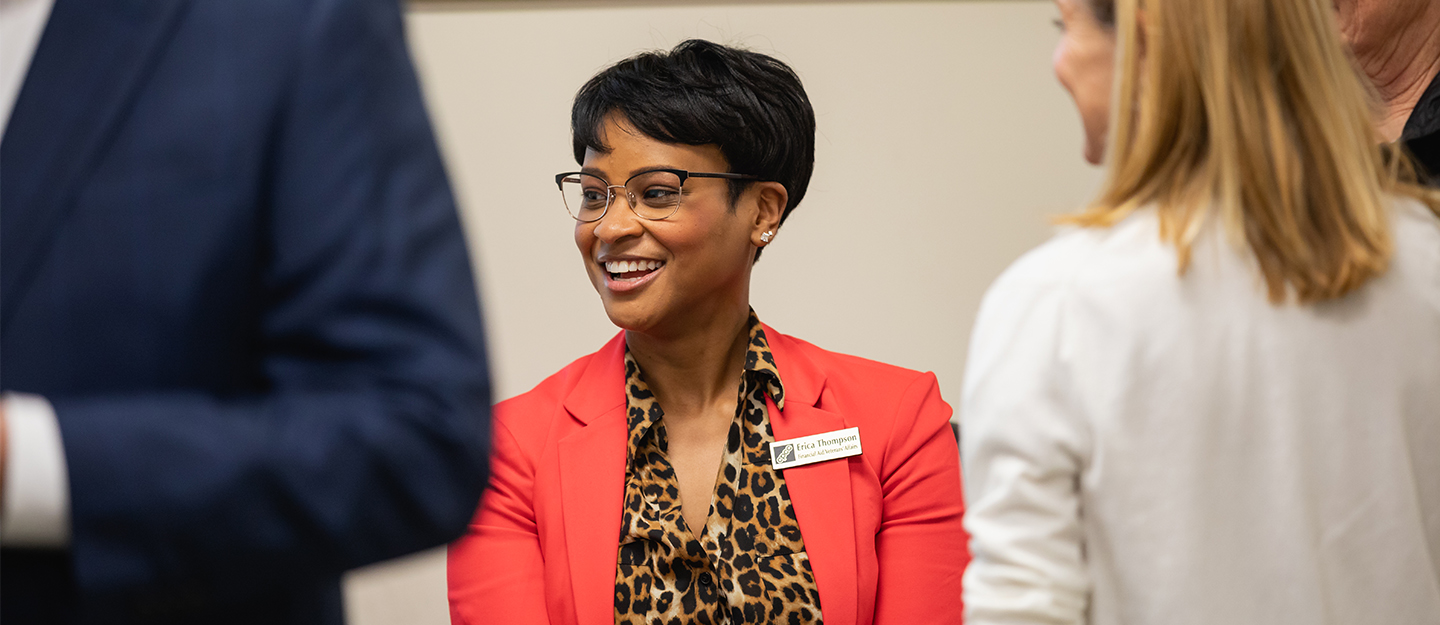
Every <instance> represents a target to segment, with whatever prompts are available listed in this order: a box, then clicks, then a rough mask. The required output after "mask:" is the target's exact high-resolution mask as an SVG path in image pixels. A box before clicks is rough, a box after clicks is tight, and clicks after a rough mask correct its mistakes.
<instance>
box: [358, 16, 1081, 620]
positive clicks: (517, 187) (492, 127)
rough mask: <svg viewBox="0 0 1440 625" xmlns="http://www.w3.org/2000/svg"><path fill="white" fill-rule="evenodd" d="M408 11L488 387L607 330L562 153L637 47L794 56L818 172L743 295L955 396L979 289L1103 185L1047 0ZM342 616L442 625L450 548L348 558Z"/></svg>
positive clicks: (828, 340)
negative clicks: (586, 98) (365, 565)
mask: <svg viewBox="0 0 1440 625" xmlns="http://www.w3.org/2000/svg"><path fill="white" fill-rule="evenodd" d="M409 13H410V19H409V27H410V35H411V41H410V44H411V48H412V50H413V52H414V54H415V58H416V63H417V66H418V67H419V70H420V77H421V81H422V83H423V85H424V88H425V92H426V96H427V98H428V101H429V106H430V110H431V113H432V116H433V119H434V121H435V125H436V131H437V133H438V134H439V136H440V142H441V144H442V149H443V150H444V152H445V156H446V159H447V163H448V167H449V170H450V175H451V179H452V181H453V183H454V185H455V188H456V191H457V193H458V194H459V198H460V201H461V204H462V210H463V218H464V222H465V227H466V230H467V233H468V235H469V238H470V241H471V244H472V256H473V258H474V260H475V262H476V266H477V267H478V272H477V275H478V279H479V281H480V286H481V292H482V298H483V301H484V310H485V314H486V316H487V318H486V328H487V330H488V335H489V339H490V358H491V366H492V371H493V372H494V374H495V380H494V382H495V387H494V388H495V392H496V399H497V400H498V399H503V398H506V397H510V396H513V395H516V394H518V393H521V392H524V391H525V390H527V389H529V388H530V387H532V386H534V385H535V384H536V383H538V382H539V381H540V380H541V379H543V378H544V377H545V376H547V375H549V374H551V373H553V372H555V371H556V370H558V369H559V368H561V367H562V366H564V365H565V364H567V363H569V362H570V361H571V360H573V359H575V358H577V357H579V356H581V355H583V354H586V353H589V352H591V351H594V350H595V349H597V348H598V347H599V346H600V345H601V344H602V343H603V342H604V341H605V340H606V339H608V338H609V337H610V336H612V335H613V334H614V333H615V332H616V329H615V328H614V327H613V326H612V325H611V324H610V323H609V321H608V320H607V319H606V317H605V314H604V311H603V309H602V308H601V306H600V303H599V301H598V297H597V296H596V295H595V293H594V291H593V290H592V289H591V287H590V285H589V282H588V281H587V280H586V278H585V275H584V271H583V269H582V268H581V265H580V258H579V252H578V251H577V250H576V248H575V245H574V242H573V239H572V231H573V223H574V222H573V221H572V220H571V219H570V217H569V216H567V215H566V213H565V209H564V208H563V206H562V204H561V201H560V197H559V192H558V191H557V190H556V188H555V184H554V178H553V174H555V173H557V172H561V171H569V170H572V169H574V168H575V162H574V160H573V157H572V152H571V147H570V131H569V111H570V103H571V99H572V98H573V96H574V93H575V91H576V90H577V89H578V88H579V87H580V85H581V84H583V83H584V82H585V81H586V80H587V79H588V78H589V77H590V76H592V75H593V74H594V73H595V72H597V71H598V70H600V69H602V68H603V67H605V66H607V65H609V64H610V63H613V62H615V61H618V60H620V59H622V58H625V57H627V56H629V55H631V54H633V53H635V52H637V51H640V50H644V49H653V48H668V47H671V46H673V45H675V44H676V43H679V42H680V41H682V40H684V39H686V38H690V37H700V38H705V39H711V40H715V41H720V42H723V43H730V44H739V45H743V46H746V47H749V48H751V49H754V50H757V51H760V52H764V53H767V54H771V55H774V56H776V57H778V58H780V59H781V60H783V61H785V62H787V63H789V64H790V65H791V66H792V67H794V68H795V70H796V71H797V72H798V73H799V74H800V77H801V78H802V79H803V80H804V82H805V85H806V88H807V91H808V92H809V94H810V99H811V102H812V103H813V105H814V108H815V112H816V117H817V122H818V125H819V135H818V140H817V146H816V166H815V175H814V178H813V180H812V181H811V184H810V189H809V192H808V195H807V196H806V198H805V201H804V202H803V203H801V204H800V206H799V207H798V208H797V209H796V211H795V212H794V213H793V214H792V215H791V216H790V218H789V219H788V220H787V222H786V224H785V226H784V227H783V228H782V229H781V230H780V232H779V233H778V235H777V236H776V239H775V242H774V243H773V244H772V245H771V246H770V247H769V248H768V249H767V250H766V252H765V256H764V258H763V259H762V260H761V261H760V262H759V264H757V265H756V269H755V279H754V282H753V292H752V297H751V302H752V304H753V306H754V308H755V310H756V312H757V313H758V314H759V316H760V318H761V319H762V320H764V321H765V322H767V323H769V324H770V325H772V326H774V327H775V328H776V329H778V330H780V331H782V332H785V333H788V334H793V335H796V336H799V337H801V338H804V339H806V340H809V341H811V342H813V343H815V344H817V345H820V346H822V347H825V348H828V349H831V350H835V351H841V352H847V353H853V354H859V355H863V356H866V357H869V358H873V359H876V360H882V361H885V362H890V363H894V364H898V365H901V366H905V367H909V368H913V369H921V370H930V371H934V372H935V373H936V375H938V376H939V379H940V385H941V390H942V392H943V394H944V396H945V397H946V399H948V400H949V401H950V402H951V403H952V405H954V404H955V403H956V402H958V400H959V396H960V385H961V381H962V376H963V373H964V363H965V347H966V343H967V340H968V337H969V332H970V327H971V325H972V323H973V321H974V315H975V311H976V309H977V307H978V306H979V303H980V298H981V296H982V295H983V294H984V291H985V288H986V287H987V286H988V285H989V284H990V282H991V281H993V280H994V279H995V277H996V276H997V275H999V273H1000V272H1001V271H1002V270H1003V269H1004V268H1005V266H1006V265H1008V264H1009V263H1010V262H1012V261H1014V260H1015V258H1017V257H1018V256H1020V255H1021V254H1022V253H1024V251H1025V250H1027V249H1029V248H1030V247H1033V246H1034V245H1036V244H1038V243H1040V242H1041V241H1043V240H1044V239H1045V237H1046V236H1047V235H1048V233H1049V232H1050V231H1051V227H1050V226H1049V221H1048V218H1049V217H1050V216H1053V215H1055V214H1057V213H1061V212H1065V211H1068V210H1071V209H1073V208H1075V207H1077V206H1079V205H1080V204H1081V203H1083V202H1084V201H1085V200H1087V199H1088V198H1089V197H1090V195H1091V194H1092V193H1093V191H1094V189H1095V187H1096V184H1097V183H1098V180H1099V172H1098V171H1096V170H1094V169H1092V168H1090V167H1088V166H1086V165H1085V164H1084V162H1083V160H1082V159H1081V155H1080V154H1081V152H1080V149H1081V132H1080V126H1079V120H1078V116H1077V115H1076V113H1075V111H1074V109H1073V108H1072V106H1071V104H1070V101H1069V99H1068V98H1067V97H1066V95H1065V94H1064V92H1063V91H1062V90H1061V89H1060V87H1059V86H1058V85H1057V84H1056V82H1055V79H1054V76H1053V74H1052V71H1051V67H1050V58H1051V53H1052V51H1053V49H1054V46H1055V43H1056V41H1057V39H1058V33H1057V31H1056V29H1055V27H1054V26H1053V25H1052V21H1053V20H1054V19H1055V18H1056V16H1057V12H1056V10H1055V8H1054V7H1053V5H1052V4H1051V3H1050V2H1048V1H999V2H912V3H905V2H802V3H795V4H777V3H709V4H700V3H689V2H644V3H640V2H628V3H627V2H599V1H595V2H546V1H538V2H485V1H472V2H455V1H447V2H433V1H432V2H425V3H416V4H412V6H411V7H410V12H409ZM495 566H497V567H503V566H505V563H503V562H497V563H495ZM347 609H348V611H349V614H350V620H351V622H352V623H353V624H355V625H380V624H397V625H398V624H402V623H403V624H406V625H411V624H419V625H428V624H436V625H438V624H442V623H446V622H448V619H449V617H448V611H447V607H446V603H445V571H444V555H443V552H442V551H433V552H429V553H425V554H420V555H418V556H412V557H410V558H406V559H403V560H401V561H397V562H393V563H388V564H384V565H380V566H376V567H371V568H369V569H366V570H362V571H358V572H356V573H354V574H352V575H351V576H350V578H349V580H348V582H347Z"/></svg>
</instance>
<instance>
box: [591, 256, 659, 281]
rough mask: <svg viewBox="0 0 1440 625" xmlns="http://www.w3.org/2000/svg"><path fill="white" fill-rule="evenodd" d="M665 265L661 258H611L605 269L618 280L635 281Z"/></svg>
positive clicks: (612, 277) (611, 276) (613, 278)
mask: <svg viewBox="0 0 1440 625" xmlns="http://www.w3.org/2000/svg"><path fill="white" fill-rule="evenodd" d="M664 266H665V262H664V261H659V260H611V261H606V262H605V271H606V273H608V274H610V279H611V280H614V281H616V282H635V281H638V280H641V279H644V278H645V276H648V275H650V274H652V273H655V272H656V271H657V270H659V269H660V268H661V267H664Z"/></svg>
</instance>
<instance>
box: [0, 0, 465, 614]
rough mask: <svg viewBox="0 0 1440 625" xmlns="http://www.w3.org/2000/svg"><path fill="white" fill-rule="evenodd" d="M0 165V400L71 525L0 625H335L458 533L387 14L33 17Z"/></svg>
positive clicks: (444, 347)
mask: <svg viewBox="0 0 1440 625" xmlns="http://www.w3.org/2000/svg"><path fill="white" fill-rule="evenodd" d="M0 160H3V162H4V163H5V166H4V168H3V169H0V220H3V222H4V224H5V228H4V229H3V230H0V324H3V325H0V386H3V388H4V389H5V390H7V391H23V392H32V393H38V394H41V395H44V396H46V397H47V398H48V399H50V400H51V402H52V404H53V405H54V406H55V408H56V413H57V416H58V419H59V422H60V427H61V433H62V438H63V441H64V447H65V454H66V459H67V469H68V472H69V477H70V485H71V502H72V503H71V512H72V528H73V530H72V542H71V548H70V549H69V550H68V551H67V552H65V553H63V554H44V553H39V552H32V553H18V552H15V551H14V550H6V553H5V556H4V557H5V566H4V567H3V569H0V572H3V578H4V579H3V582H0V583H3V585H4V587H5V589H6V591H5V601H4V602H3V603H0V609H3V613H0V614H3V619H0V620H4V621H5V622H17V623H20V622H46V621H61V622H147V621H149V620H156V619H161V620H165V621H166V622H206V623H213V622H269V623H274V622H281V623H283V622H297V623H298V622H304V623H335V622H339V621H340V620H341V619H342V614H341V609H340V594H339V576H340V574H341V573H342V572H343V571H345V570H346V569H350V568H354V567H357V566H362V565H365V564H369V563H372V562H376V561H380V560H384V559H387V558H391V557H395V556H398V555H401V554H405V553H409V552H413V551H416V550H419V549H424V548H427V547H432V546H437V545H440V544H443V543H445V542H447V541H449V540H451V539H453V538H455V537H457V536H458V535H459V534H460V533H461V532H462V531H463V529H464V527H465V524H466V521H468V519H469V517H470V515H471V513H472V512H473V511H474V508H475V505H476V502H477V501H478V499H479V495H480V491H481V489H482V487H483V485H484V483H485V470H486V463H485V449H486V433H487V425H486V424H487V418H488V412H489V386H488V374H487V368H486V362H485V355H484V342H483V337H482V334H481V321H480V313H479V308H478V302H477V300H476V296H475V290H474V280H473V276H472V275H471V272H470V267H469V261H468V254H467V251H466V246H465V242H464V240H463V236H462V233H461V229H460V225H459V221H458V216H457V214H456V209H455V204H454V200H453V197H452V195H451V192H450V189H449V185H448V182H447V180H446V176H445V172H444V169H443V166H442V164H441V160H440V155H439V152H438V149H437V147H436V144H435V140H434V135H433V131H432V129H431V127H430V124H429V119H428V116H427V114H426V111H425V108H424V105H423V102H422V101H421V97H420V90H419V85H418V82H417V79H416V76H415V72H414V69H413V67H412V65H411V61H410V58H409V54H408V52H407V48H406V44H405V40H404V31H403V23H402V13H401V10H400V7H399V6H398V4H397V3H396V2H395V1H394V0H247V1H246V2H231V1H228V0H57V2H56V4H55V7H54V10H53V12H52V14H51V17H50V21H49V23H48V24H47V26H46V30H45V33H44V35H43V36H42V39H41V42H40V45H39V47H38V48H37V51H36V54H35V58H34V60H33V61H32V65H31V68H30V72H29V73H28V74H27V76H26V79H25V83H24V86H23V87H22V90H21V93H20V96H19V98H18V99H17V101H16V105H15V109H14V112H13V114H12V117H11V119H10V122H9V124H8V125H7V128H6V131H5V135H4V139H3V141H0ZM71 601H73V602H74V603H73V605H70V606H68V607H67V606H62V605H60V603H62V602H71Z"/></svg>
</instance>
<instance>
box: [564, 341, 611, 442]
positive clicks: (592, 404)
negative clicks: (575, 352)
mask: <svg viewBox="0 0 1440 625" xmlns="http://www.w3.org/2000/svg"><path fill="white" fill-rule="evenodd" d="M564 405H565V410H567V411H569V412H570V415H571V416H573V417H575V418H576V419H577V420H579V421H580V423H583V424H587V425H588V424H589V423H590V422H591V421H593V420H594V419H595V418H596V417H599V416H600V415H603V414H606V413H608V412H610V411H611V410H613V409H615V408H616V407H618V406H624V405H625V333H624V332H623V331H622V332H620V333H619V334H616V335H615V337H614V338H612V339H610V340H609V341H608V342H606V343H605V346H604V347H601V348H600V351H597V352H595V353H594V354H593V355H591V356H590V361H589V362H587V363H586V364H585V368H584V369H583V370H581V371H580V374H579V375H578V376H576V378H575V383H574V384H573V385H572V386H571V387H570V391H569V393H568V394H566V395H565V402H564Z"/></svg>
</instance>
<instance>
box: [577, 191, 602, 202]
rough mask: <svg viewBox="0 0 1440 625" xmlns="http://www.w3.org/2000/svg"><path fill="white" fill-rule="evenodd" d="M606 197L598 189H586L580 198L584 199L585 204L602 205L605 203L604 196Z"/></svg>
mask: <svg viewBox="0 0 1440 625" xmlns="http://www.w3.org/2000/svg"><path fill="white" fill-rule="evenodd" d="M606 195H607V194H606V193H605V192H604V191H600V190H598V189H586V190H585V192H584V193H583V194H582V196H583V197H584V198H585V201H586V202H587V203H601V204H603V203H604V202H605V196H606Z"/></svg>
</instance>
